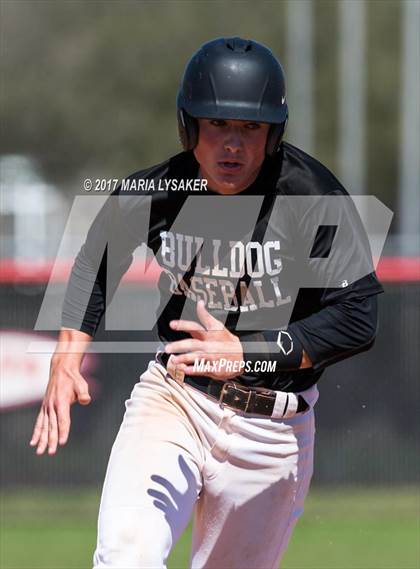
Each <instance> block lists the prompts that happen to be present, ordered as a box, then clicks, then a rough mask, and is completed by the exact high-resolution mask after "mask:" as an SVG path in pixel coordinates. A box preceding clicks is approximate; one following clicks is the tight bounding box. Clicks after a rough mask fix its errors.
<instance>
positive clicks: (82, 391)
mask: <svg viewBox="0 0 420 569" xmlns="http://www.w3.org/2000/svg"><path fill="white" fill-rule="evenodd" d="M75 391H76V395H77V400H78V402H79V403H80V405H89V403H90V402H91V397H90V395H89V388H88V384H87V381H86V380H85V379H83V377H82V376H80V377H79V378H78V379H77V380H76V381H75Z"/></svg>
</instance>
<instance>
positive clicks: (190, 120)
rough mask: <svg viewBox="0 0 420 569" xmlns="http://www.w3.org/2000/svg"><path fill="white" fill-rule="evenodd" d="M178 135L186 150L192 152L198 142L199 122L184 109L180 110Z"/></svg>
mask: <svg viewBox="0 0 420 569" xmlns="http://www.w3.org/2000/svg"><path fill="white" fill-rule="evenodd" d="M177 118H178V133H179V140H180V141H181V144H182V146H183V147H184V150H192V149H193V148H195V146H196V145H197V142H198V121H197V119H195V118H194V117H192V116H191V115H189V114H188V113H187V112H185V111H184V109H178V112H177Z"/></svg>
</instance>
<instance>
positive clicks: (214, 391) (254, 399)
mask: <svg viewBox="0 0 420 569" xmlns="http://www.w3.org/2000/svg"><path fill="white" fill-rule="evenodd" d="M169 357H170V355H169V354H167V353H165V352H158V353H157V354H156V361H157V362H158V363H160V364H161V365H163V366H164V367H165V368H166V366H167V363H168V360H169ZM183 382H184V383H188V384H189V385H191V386H192V387H195V388H196V389H199V390H200V391H202V392H203V393H205V394H206V395H209V396H210V397H213V398H214V399H217V401H219V403H221V404H223V405H227V406H228V407H232V408H233V409H238V410H240V411H244V412H245V413H257V414H258V415H268V416H271V415H272V414H273V409H274V404H275V401H276V395H277V392H276V391H274V390H272V389H264V388H260V387H248V386H245V385H240V384H238V383H236V382H233V381H227V382H224V381H215V380H213V379H210V378H205V382H204V383H199V382H197V379H196V378H194V377H192V376H189V375H185V376H184V379H183ZM297 397H298V406H297V409H296V413H303V412H304V411H306V410H307V409H309V405H308V404H307V403H306V401H305V399H304V398H303V397H302V396H301V395H298V396H297ZM287 405H288V398H286V403H285V408H284V411H283V415H285V414H286V412H287Z"/></svg>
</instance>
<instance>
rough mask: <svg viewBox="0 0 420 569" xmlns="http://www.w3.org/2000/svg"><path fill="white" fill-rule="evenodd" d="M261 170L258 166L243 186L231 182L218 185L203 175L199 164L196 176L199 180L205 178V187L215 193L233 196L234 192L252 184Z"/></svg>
mask: <svg viewBox="0 0 420 569" xmlns="http://www.w3.org/2000/svg"><path fill="white" fill-rule="evenodd" d="M260 172H261V168H259V169H258V170H257V171H256V172H255V174H254V175H253V176H252V178H251V179H249V180H248V181H247V183H246V185H243V186H238V187H235V186H234V185H233V184H232V186H230V187H229V186H228V187H225V186H220V185H218V184H216V183H214V182H212V180H211V179H209V178H208V177H206V176H205V174H204V173H203V172H202V168H201V166H200V167H199V169H198V173H197V178H198V179H199V180H201V179H203V178H204V179H207V189H208V190H210V191H211V192H214V193H216V194H221V195H224V196H234V195H236V194H240V193H241V192H244V191H245V190H247V189H248V188H249V187H250V186H252V184H253V183H254V182H255V180H256V179H257V178H258V176H259V174H260Z"/></svg>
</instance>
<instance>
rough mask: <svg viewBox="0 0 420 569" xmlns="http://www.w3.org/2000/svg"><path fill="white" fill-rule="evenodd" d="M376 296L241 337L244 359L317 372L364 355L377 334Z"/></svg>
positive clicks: (282, 368) (353, 300) (278, 367)
mask: <svg viewBox="0 0 420 569" xmlns="http://www.w3.org/2000/svg"><path fill="white" fill-rule="evenodd" d="M376 324H377V300H376V297H375V296H371V297H362V298H354V299H351V300H345V301H343V302H341V303H337V304H335V305H331V306H327V307H325V308H323V309H322V310H320V311H319V312H317V313H315V314H312V315H311V316H308V317H307V318H304V319H302V320H298V321H296V322H293V323H292V324H290V325H289V327H288V328H287V330H283V331H278V330H265V331H262V332H258V333H255V334H250V335H248V336H244V337H243V338H242V344H243V346H244V359H245V360H248V361H251V362H252V361H254V360H270V361H275V362H276V370H277V371H292V370H297V369H305V368H307V367H313V368H314V369H315V370H316V369H319V368H323V367H326V366H328V365H330V364H332V363H335V362H337V361H340V360H343V359H345V358H347V357H349V356H351V355H354V354H356V353H359V352H362V351H364V350H366V349H369V347H371V346H372V344H373V341H374V339H375V335H376Z"/></svg>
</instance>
